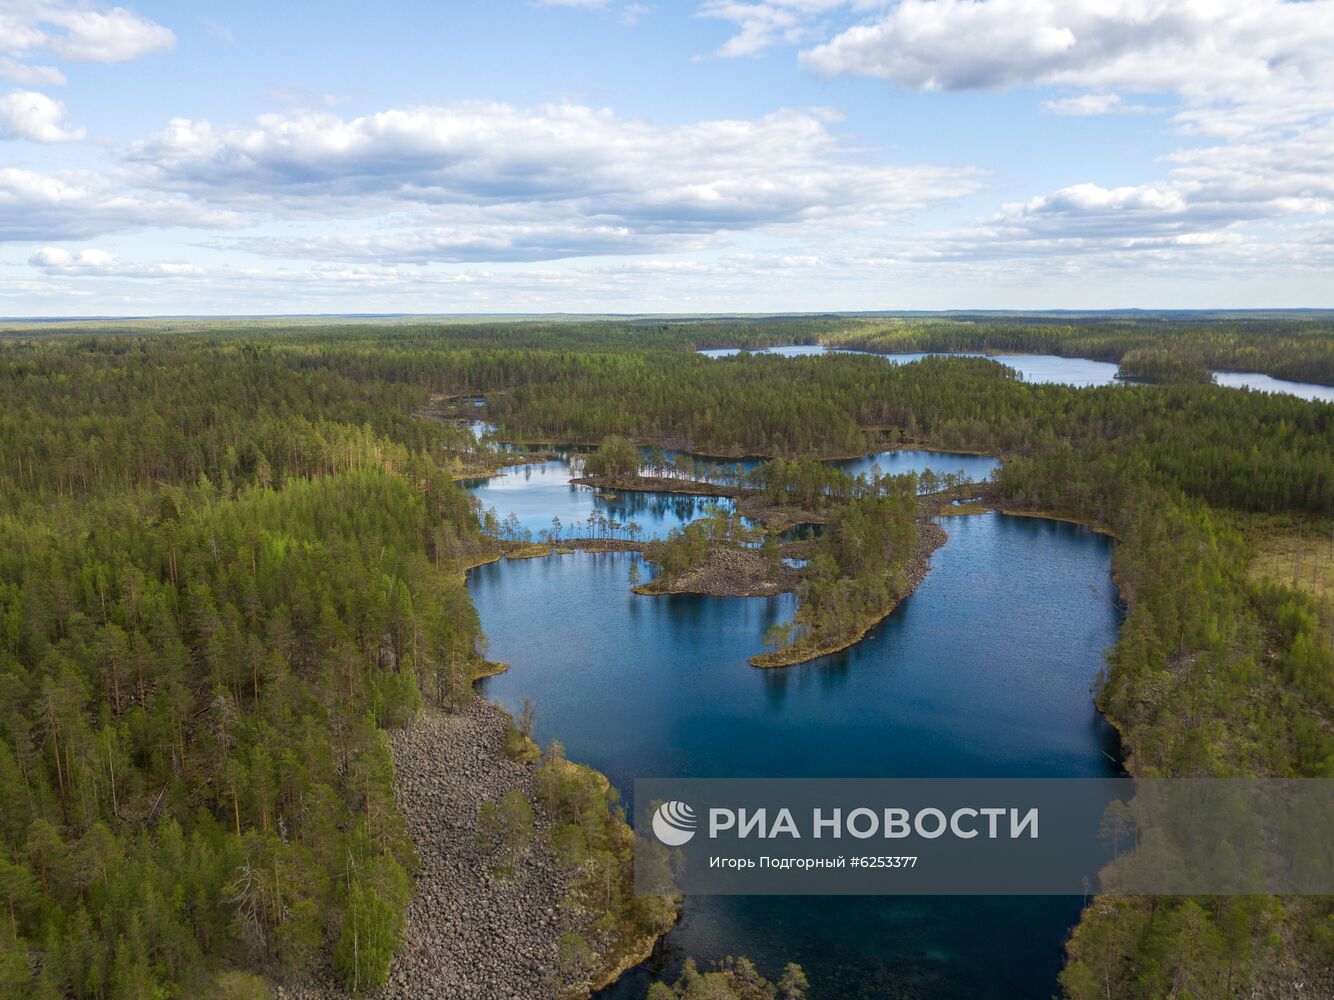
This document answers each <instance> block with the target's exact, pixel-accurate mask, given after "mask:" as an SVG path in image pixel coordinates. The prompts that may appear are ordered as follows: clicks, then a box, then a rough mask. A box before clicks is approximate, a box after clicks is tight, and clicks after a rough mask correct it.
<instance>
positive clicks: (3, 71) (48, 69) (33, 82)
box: [0, 56, 66, 87]
mask: <svg viewBox="0 0 1334 1000" xmlns="http://www.w3.org/2000/svg"><path fill="white" fill-rule="evenodd" d="M0 77H3V78H4V79H6V80H13V81H14V82H15V83H26V84H28V85H29V86H38V87H41V86H55V87H63V86H64V85H65V83H66V80H65V74H64V73H62V72H60V70H58V69H56V68H55V67H54V66H31V65H29V64H27V63H21V62H19V61H18V60H16V59H10V58H9V57H8V56H0Z"/></svg>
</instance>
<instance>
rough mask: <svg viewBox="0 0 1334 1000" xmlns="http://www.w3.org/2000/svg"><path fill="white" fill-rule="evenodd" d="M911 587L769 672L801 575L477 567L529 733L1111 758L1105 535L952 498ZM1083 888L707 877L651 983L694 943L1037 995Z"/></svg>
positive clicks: (799, 761) (503, 679)
mask: <svg viewBox="0 0 1334 1000" xmlns="http://www.w3.org/2000/svg"><path fill="white" fill-rule="evenodd" d="M942 524H943V525H944V527H945V528H946V530H947V531H948V532H949V534H950V540H949V541H948V542H947V543H946V544H945V546H944V547H942V548H941V549H939V550H938V551H937V552H936V554H935V555H934V556H933V558H932V569H931V572H930V573H929V574H928V576H927V578H926V580H925V581H924V582H923V584H922V585H921V586H920V587H919V588H918V590H917V592H916V593H915V594H914V595H913V596H911V597H910V598H908V599H907V600H906V601H905V602H904V603H903V604H902V605H901V606H900V607H899V609H898V610H897V611H896V612H895V613H894V614H893V615H892V616H891V617H890V618H889V619H888V620H887V621H886V622H884V623H883V624H882V625H881V626H880V627H879V628H877V629H876V630H875V631H874V632H873V633H872V634H871V635H870V636H869V637H868V638H867V639H866V640H865V641H864V642H862V643H860V644H859V645H858V646H856V647H854V648H853V649H852V650H849V651H848V652H846V653H843V654H839V655H837V656H832V657H827V658H825V659H822V660H819V661H816V662H813V663H809V664H803V665H801V666H797V667H788V668H784V669H780V670H770V671H762V670H757V669H755V668H753V667H751V666H749V665H748V664H747V662H746V661H747V657H748V656H750V655H751V654H752V653H755V652H757V651H760V650H761V649H762V643H761V636H762V635H763V633H764V631H765V629H766V628H768V626H769V625H771V624H773V623H774V622H777V621H782V620H786V619H787V618H788V617H789V616H790V615H791V612H792V609H793V599H792V598H791V597H779V598H763V599H761V598H744V599H743V598H733V599H724V598H709V597H692V596H672V597H642V596H638V595H635V594H632V593H631V592H630V591H629V589H628V586H627V572H628V567H629V564H630V561H631V559H632V557H631V556H629V555H626V554H601V555H595V554H589V553H580V554H578V555H570V556H562V557H553V558H548V559H535V560H526V561H518V562H513V563H497V564H493V565H489V566H484V567H481V568H479V569H477V570H474V571H473V572H472V574H471V576H470V583H469V589H470V591H471V593H472V596H473V600H474V602H475V603H476V605H477V609H478V612H479V613H480V615H481V619H482V623H483V626H484V627H485V629H486V631H487V634H488V636H489V637H490V639H491V653H490V655H491V656H492V657H493V658H495V659H499V660H505V661H507V662H509V663H510V664H511V669H510V670H509V672H508V673H505V674H502V675H500V676H498V677H495V678H493V679H491V680H488V681H486V682H485V686H484V691H485V693H486V695H487V696H489V697H491V698H494V699H496V700H498V701H499V702H500V703H501V704H503V705H505V706H506V707H508V708H510V709H511V710H514V709H517V708H518V706H520V705H521V704H522V701H523V699H524V698H525V697H529V698H531V699H532V701H533V703H534V704H535V705H536V707H537V725H536V734H535V735H536V736H537V738H538V739H539V740H540V741H542V742H546V741H548V740H551V739H553V738H556V739H560V740H561V741H562V742H563V743H564V744H565V746H566V748H567V751H568V754H569V756H570V758H571V759H573V760H577V761H580V762H583V763H587V764H590V765H592V766H593V767H595V768H597V769H598V770H600V771H603V772H604V773H606V774H607V775H608V776H609V777H610V778H611V780H612V781H613V782H614V783H615V784H616V785H617V787H618V788H620V789H621V791H622V794H623V795H625V796H626V797H627V798H628V797H629V793H630V790H631V782H632V781H633V779H634V778H636V777H678V776H681V777H744V776H762V777H788V776H791V777H819V776H829V777H878V776H887V777H888V776H899V777H930V776H953V777H989V776H997V777H999V776H1005V777H1017V776H1033V777H1055V776H1062V777H1079V776H1099V777H1101V776H1109V775H1112V774H1115V773H1118V769H1117V767H1116V765H1115V763H1114V761H1113V760H1112V758H1113V757H1114V756H1115V755H1116V748H1115V744H1114V735H1113V733H1112V732H1111V730H1110V728H1109V727H1108V726H1107V725H1106V724H1105V723H1104V722H1103V721H1102V720H1101V719H1100V717H1099V716H1098V715H1097V713H1096V711H1095V710H1094V708H1093V705H1092V701H1091V698H1090V692H1089V686H1090V682H1091V681H1092V680H1093V677H1094V675H1095V673H1096V672H1097V670H1098V668H1099V666H1100V665H1101V662H1102V652H1103V649H1104V648H1105V647H1106V646H1108V645H1110V644H1111V643H1112V642H1114V641H1115V635H1116V628H1117V624H1118V615H1117V612H1116V610H1115V609H1114V607H1113V605H1112V603H1111V601H1112V598H1113V596H1114V593H1115V591H1114V589H1113V585H1112V582H1111V579H1110V572H1109V543H1108V542H1107V540H1106V539H1104V538H1102V537H1100V536H1098V535H1095V534H1093V533H1091V532H1089V531H1087V530H1085V529H1083V528H1080V527H1077V526H1074V525H1069V524H1064V523H1060V522H1054V521H1043V520H1036V519H1030V518H1015V517H1005V516H1002V515H997V514H989V515H981V516H972V517H958V518H949V519H945V520H943V521H942ZM1080 904H1081V900H1079V899H1065V898H994V899H988V898H866V897H837V898H811V897H751V898H747V897H692V898H690V899H688V900H687V901H686V906H685V913H684V918H683V920H682V922H681V923H680V924H679V925H678V926H677V927H676V929H674V930H673V931H672V933H671V934H669V935H668V936H667V938H666V939H664V941H663V942H662V943H661V944H660V946H659V949H658V952H657V954H655V956H654V958H653V959H652V960H650V962H649V963H646V965H644V966H641V967H640V968H639V969H636V970H634V971H633V972H631V973H630V974H629V975H628V976H626V977H625V978H624V979H623V980H622V981H621V982H620V983H619V984H617V986H616V987H614V988H613V989H612V990H610V991H609V992H608V994H607V995H608V996H610V997H615V998H630V997H633V998H640V997H643V996H644V994H645V993H646V991H647V989H648V985H649V983H650V982H651V981H652V978H653V977H654V976H655V975H658V974H664V973H665V974H668V975H670V974H671V973H672V972H673V971H674V970H675V969H676V968H677V967H678V966H679V963H680V961H681V959H682V957H683V956H690V957H693V958H695V959H697V960H699V961H701V962H708V961H710V960H713V959H718V958H721V957H723V956H725V955H728V954H736V955H748V956H750V957H751V958H753V959H754V960H755V961H757V962H758V963H759V965H760V967H761V969H762V970H764V971H766V972H767V973H769V974H770V975H774V976H776V975H777V974H778V973H779V972H780V971H781V968H782V965H783V964H784V963H785V962H787V961H796V962H799V963H801V964H802V965H803V966H804V967H805V969H806V971H807V973H808V975H809V976H810V978H811V981H812V984H813V990H812V994H811V995H812V997H817V998H835V997H839V998H842V997H896V996H902V997H922V998H937V997H939V998H945V997H962V996H967V997H978V998H1016V997H1040V998H1046V997H1049V996H1051V995H1052V993H1053V992H1054V990H1055V977H1056V973H1057V971H1058V970H1059V968H1060V964H1061V947H1062V942H1063V939H1064V937H1065V935H1066V933H1067V931H1068V929H1069V927H1070V926H1072V925H1073V923H1074V922H1075V920H1076V919H1077V917H1078V914H1079V908H1080Z"/></svg>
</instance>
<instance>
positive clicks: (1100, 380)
mask: <svg viewBox="0 0 1334 1000" xmlns="http://www.w3.org/2000/svg"><path fill="white" fill-rule="evenodd" d="M697 353H699V354H703V355H705V356H706V357H710V358H725V357H731V356H733V355H736V354H740V353H741V349H740V348H736V347H721V348H712V349H709V350H702V351H699V352H697ZM754 353H756V354H777V355H780V356H782V357H785V358H801V357H810V356H812V355H819V354H867V355H870V356H871V357H877V358H884V359H885V360H886V361H888V362H890V364H907V363H909V362H912V361H920V360H922V358H927V357H935V356H939V355H940V354H941V352H928V353H922V352H905V353H899V354H876V353H874V352H871V351H848V350H844V349H843V348H832V347H825V346H824V345H823V344H793V345H790V346H787V347H768V348H763V349H761V350H757V351H755V352H754ZM944 356H945V357H963V358H984V357H985V358H991V359H992V360H993V361H998V362H1000V363H1001V364H1003V365H1008V366H1009V367H1011V368H1013V369H1015V370H1016V371H1018V372H1019V373H1020V374H1021V375H1023V377H1024V381H1025V382H1034V383H1039V384H1041V383H1047V384H1055V385H1072V386H1076V387H1081V388H1082V387H1087V386H1095V385H1116V384H1118V381H1117V378H1116V372H1117V370H1118V366H1117V365H1116V364H1115V363H1113V362H1110V361H1094V360H1092V359H1090V358H1063V357H1060V356H1059V355H1055V354H985V353H977V352H961V353H958V354H945V355H944ZM1214 378H1215V379H1216V380H1217V382H1218V384H1219V385H1221V386H1225V387H1228V388H1234V389H1254V390H1256V391H1258V392H1278V393H1284V394H1286V395H1289V396H1299V397H1301V398H1302V399H1311V400H1318V401H1320V402H1325V403H1334V386H1327V385H1316V384H1314V383H1311V382H1289V381H1286V380H1284V379H1277V378H1274V377H1273V376H1270V375H1262V374H1259V373H1258V372H1224V371H1216V372H1214Z"/></svg>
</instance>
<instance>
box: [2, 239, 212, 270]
mask: <svg viewBox="0 0 1334 1000" xmlns="http://www.w3.org/2000/svg"><path fill="white" fill-rule="evenodd" d="M28 263H29V264H31V265H32V266H33V267H35V268H38V269H40V270H41V271H43V272H44V273H46V274H49V275H57V276H61V277H118V278H176V277H196V276H200V275H203V274H205V273H206V272H205V271H204V269H203V268H200V267H196V266H195V265H193V264H185V263H163V264H132V263H126V262H123V261H121V259H120V258H119V257H117V256H116V255H115V254H113V253H108V252H107V251H105V250H98V249H96V248H93V247H90V248H88V249H85V250H77V251H74V252H72V253H71V252H70V251H69V250H66V249H65V248H64V247H42V249H40V250H38V251H37V252H36V253H34V254H33V255H32V256H31V257H29V258H28Z"/></svg>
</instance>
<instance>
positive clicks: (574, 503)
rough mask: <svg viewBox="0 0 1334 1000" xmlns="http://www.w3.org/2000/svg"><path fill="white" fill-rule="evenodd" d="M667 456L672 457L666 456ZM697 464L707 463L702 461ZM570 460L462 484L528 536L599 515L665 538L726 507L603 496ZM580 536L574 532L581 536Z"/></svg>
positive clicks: (898, 454) (971, 466)
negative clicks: (583, 482) (582, 481)
mask: <svg viewBox="0 0 1334 1000" xmlns="http://www.w3.org/2000/svg"><path fill="white" fill-rule="evenodd" d="M667 454H668V457H671V456H672V455H673V453H672V452H668V453H667ZM702 461H711V460H708V459H704V460H702ZM761 461H762V459H756V458H748V459H740V460H736V461H733V460H729V459H719V460H718V463H717V464H718V465H719V467H720V469H722V470H728V471H730V470H732V469H734V468H735V467H736V466H738V465H739V466H740V467H741V468H742V471H743V472H747V471H749V470H750V469H753V468H754V467H755V466H756V465H758V464H759V463H760V462H761ZM833 464H835V465H839V466H841V467H842V468H845V469H847V470H848V471H849V472H850V473H851V474H852V475H854V476H855V475H861V474H862V473H869V472H870V469H871V466H872V465H878V466H879V467H880V470H881V472H884V473H893V474H895V475H900V474H903V473H907V472H923V471H925V470H926V469H933V470H934V471H936V472H937V473H946V472H964V473H966V474H967V475H968V476H969V477H971V478H972V479H974V480H978V481H980V480H983V479H985V478H986V477H987V476H988V475H990V474H991V470H993V469H995V468H996V466H997V465H998V463H997V461H996V460H995V459H994V458H990V457H988V456H986V455H964V454H957V453H954V452H939V451H906V450H905V451H885V452H880V453H878V454H874V455H865V456H862V457H860V458H853V459H846V460H841V461H838V462H835V463H833ZM570 475H571V473H570V459H569V457H568V456H565V455H562V456H561V457H558V458H553V459H551V460H549V461H546V462H535V463H532V464H529V465H513V466H510V467H509V468H507V469H504V470H503V471H502V472H501V473H500V474H499V475H497V476H493V477H491V478H490V479H476V480H469V481H467V482H465V483H464V485H465V486H467V487H468V489H469V490H470V491H471V492H472V494H473V495H474V496H476V497H477V498H478V499H479V500H480V501H481V502H482V506H483V508H484V509H485V508H488V507H489V508H494V509H495V512H496V516H497V517H498V518H500V519H501V520H504V519H505V518H506V517H507V516H509V514H510V513H513V514H515V515H516V516H517V517H518V519H519V525H520V527H522V528H526V529H527V530H528V531H530V532H532V534H533V537H534V538H536V537H537V534H538V532H540V531H543V530H550V529H551V526H552V525H551V519H552V517H559V518H560V520H561V524H562V525H563V526H564V527H565V529H566V533H567V534H568V529H569V528H570V526H571V525H577V524H581V523H582V524H585V525H586V523H587V520H588V517H589V516H590V515H592V514H594V512H597V511H600V512H601V513H602V516H603V517H606V518H609V519H612V520H615V521H618V522H619V523H621V524H628V523H629V522H631V521H633V522H634V523H636V524H638V525H639V526H640V527H641V528H642V529H643V531H642V533H641V535H640V537H641V538H665V537H666V535H667V533H668V532H669V531H671V530H672V529H673V528H677V527H680V526H681V525H683V524H686V523H688V522H690V521H692V520H693V519H695V518H697V517H699V516H700V515H701V514H702V513H703V512H704V508H705V507H707V506H708V505H709V504H711V503H716V504H719V505H720V506H722V507H724V508H728V509H730V508H731V506H732V501H731V500H729V499H727V498H725V497H721V498H720V497H693V496H685V495H681V494H675V493H635V492H623V493H615V494H608V493H606V492H604V491H601V490H595V489H591V488H589V487H587V486H575V485H572V484H571V483H570V481H569V480H570ZM584 533H586V532H582V531H581V532H579V534H584Z"/></svg>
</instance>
